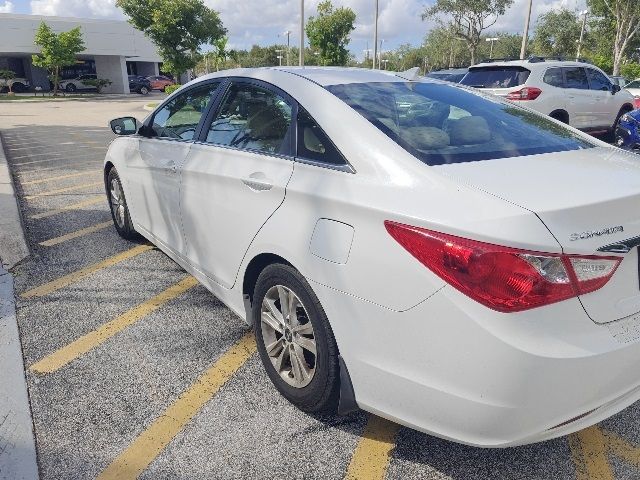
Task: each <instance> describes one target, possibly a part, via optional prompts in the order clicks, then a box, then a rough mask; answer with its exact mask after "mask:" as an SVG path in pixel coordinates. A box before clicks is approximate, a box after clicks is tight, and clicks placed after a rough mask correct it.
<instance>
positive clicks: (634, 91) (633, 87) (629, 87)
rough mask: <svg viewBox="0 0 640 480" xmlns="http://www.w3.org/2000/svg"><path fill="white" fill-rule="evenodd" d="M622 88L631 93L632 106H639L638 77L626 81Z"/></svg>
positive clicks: (639, 79)
mask: <svg viewBox="0 0 640 480" xmlns="http://www.w3.org/2000/svg"><path fill="white" fill-rule="evenodd" d="M624 89H625V90H626V91H627V92H629V93H630V94H631V95H633V98H634V106H635V107H636V108H640V78H636V79H635V80H633V81H631V82H629V83H627V84H626V85H625V86H624Z"/></svg>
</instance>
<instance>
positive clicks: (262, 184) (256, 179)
mask: <svg viewBox="0 0 640 480" xmlns="http://www.w3.org/2000/svg"><path fill="white" fill-rule="evenodd" d="M242 183H244V184H245V185H246V186H247V187H249V188H250V189H251V190H254V191H256V192H264V191H266V190H271V188H273V184H272V183H271V182H270V181H269V180H268V179H267V177H266V176H265V174H264V173H262V172H259V173H252V174H251V175H249V177H248V178H243V179H242Z"/></svg>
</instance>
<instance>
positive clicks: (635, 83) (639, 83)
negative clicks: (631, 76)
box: [625, 80, 640, 88]
mask: <svg viewBox="0 0 640 480" xmlns="http://www.w3.org/2000/svg"><path fill="white" fill-rule="evenodd" d="M625 88H640V80H634V81H633V82H631V83H628V84H627V85H626V86H625Z"/></svg>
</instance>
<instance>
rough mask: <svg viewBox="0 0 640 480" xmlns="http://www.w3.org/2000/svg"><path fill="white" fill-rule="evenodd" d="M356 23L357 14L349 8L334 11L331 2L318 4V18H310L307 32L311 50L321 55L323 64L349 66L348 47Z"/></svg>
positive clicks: (328, 0) (327, 0)
mask: <svg viewBox="0 0 640 480" xmlns="http://www.w3.org/2000/svg"><path fill="white" fill-rule="evenodd" d="M355 21H356V14H355V13H354V11H353V10H351V9H350V8H348V7H340V8H337V9H334V8H333V5H332V3H331V1H330V0H325V1H323V2H321V3H319V4H318V16H317V17H310V18H309V21H308V22H307V28H306V32H307V37H308V38H309V45H310V46H311V49H312V50H314V51H317V52H318V53H319V55H318V56H319V62H320V63H321V64H323V65H346V64H347V62H348V61H349V51H348V50H347V45H349V40H350V39H349V35H350V34H351V32H352V31H353V30H354V29H355V26H354V22H355ZM310 60H311V59H310Z"/></svg>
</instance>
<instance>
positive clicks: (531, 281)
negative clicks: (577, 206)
mask: <svg viewBox="0 0 640 480" xmlns="http://www.w3.org/2000/svg"><path fill="white" fill-rule="evenodd" d="M385 227H386V228H387V232H389V234H390V235H391V236H392V237H393V238H394V239H395V240H396V241H397V242H398V243H399V244H400V245H402V246H403V247H404V248H405V249H406V250H407V251H408V252H409V253H411V255H413V256H414V257H415V258H417V259H418V260H419V261H420V262H421V263H422V264H423V265H425V266H426V267H427V268H429V269H430V270H431V271H432V272H433V273H435V274H436V275H438V276H439V277H440V278H442V279H443V280H444V281H446V282H447V283H449V284H450V285H451V286H453V287H455V288H457V289H458V290H460V291H461V292H462V293H464V294H465V295H467V296H469V297H471V298H472V299H474V300H476V301H477V302H480V303H482V304H483V305H485V306H487V307H489V308H492V309H493V310H497V311H499V312H518V311H522V310H528V309H530V308H536V307H541V306H543V305H548V304H550V303H555V302H559V301H562V300H566V299H568V298H571V297H575V296H577V295H583V294H585V293H589V292H593V291H594V290H597V289H599V288H601V287H603V286H604V285H605V284H606V283H607V282H608V281H609V279H610V278H611V276H612V275H613V274H614V272H615V271H616V268H618V265H619V264H620V262H621V259H620V258H619V257H596V256H584V257H583V256H574V255H562V254H554V253H540V252H530V251H526V250H520V249H516V248H510V247H501V246H499V245H493V244H490V243H484V242H478V241H475V240H469V239H466V238H461V237H456V236H453V235H447V234H445V233H439V232H434V231H431V230H427V229H424V228H418V227H411V226H409V225H403V224H400V223H395V222H391V221H386V222H385Z"/></svg>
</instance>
